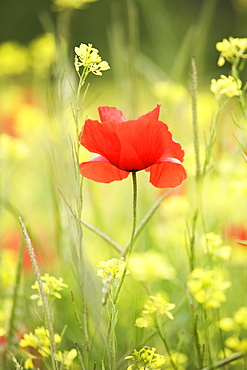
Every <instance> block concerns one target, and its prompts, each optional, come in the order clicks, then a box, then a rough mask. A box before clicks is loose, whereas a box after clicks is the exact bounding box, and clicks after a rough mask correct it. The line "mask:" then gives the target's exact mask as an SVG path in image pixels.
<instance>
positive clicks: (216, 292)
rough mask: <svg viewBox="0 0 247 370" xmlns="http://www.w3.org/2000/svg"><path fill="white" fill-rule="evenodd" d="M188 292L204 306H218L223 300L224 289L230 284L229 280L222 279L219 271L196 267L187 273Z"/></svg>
mask: <svg viewBox="0 0 247 370" xmlns="http://www.w3.org/2000/svg"><path fill="white" fill-rule="evenodd" d="M187 286H188V288H189V291H190V293H191V294H192V295H193V297H194V298H195V300H196V301H197V302H199V303H200V304H202V305H203V307H204V308H206V309H207V308H218V307H220V305H221V303H222V302H225V300H226V296H225V293H224V291H225V290H226V289H228V288H229V287H230V286H231V283H230V281H224V280H223V279H222V276H221V274H220V272H218V271H215V270H208V271H206V270H203V269H200V268H197V269H195V270H193V271H192V273H191V274H190V275H189V279H188V282H187Z"/></svg>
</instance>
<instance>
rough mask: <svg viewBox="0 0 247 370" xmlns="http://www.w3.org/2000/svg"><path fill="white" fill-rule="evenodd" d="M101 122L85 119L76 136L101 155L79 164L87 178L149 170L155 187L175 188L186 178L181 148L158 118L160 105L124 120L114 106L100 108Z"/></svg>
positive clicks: (115, 178) (118, 177) (102, 178)
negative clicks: (132, 118)
mask: <svg viewBox="0 0 247 370" xmlns="http://www.w3.org/2000/svg"><path fill="white" fill-rule="evenodd" d="M98 111H99V116H100V120H101V122H99V121H97V120H91V119H87V120H86V122H85V126H84V128H83V130H82V132H81V133H80V135H79V140H80V143H81V145H83V146H84V147H85V148H86V149H88V150H89V151H90V152H92V153H97V154H99V155H100V156H99V157H96V158H94V159H92V160H90V161H87V162H82V163H81V164H80V172H81V174H83V176H85V177H86V178H88V179H91V180H94V181H97V182H103V183H109V182H112V181H119V180H123V179H125V178H126V177H128V176H129V174H130V172H134V171H141V170H145V171H148V172H150V182H151V183H152V184H153V185H154V186H155V187H157V188H174V187H176V186H178V185H180V184H181V182H182V181H183V180H185V179H186V177H187V174H186V171H185V169H184V167H183V166H182V163H181V162H183V158H184V151H183V150H182V148H181V145H180V144H179V143H176V142H175V141H173V139H172V135H171V133H170V132H169V130H168V127H167V125H166V124H165V123H163V122H161V121H159V112H160V106H159V105H157V107H156V108H155V109H154V110H152V111H151V112H149V113H147V114H145V115H143V116H140V117H139V118H138V119H136V120H129V121H127V120H125V118H124V116H123V114H122V112H121V111H120V110H118V109H117V108H113V107H99V108H98Z"/></svg>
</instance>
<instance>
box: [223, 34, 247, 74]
mask: <svg viewBox="0 0 247 370" xmlns="http://www.w3.org/2000/svg"><path fill="white" fill-rule="evenodd" d="M216 49H217V50H218V51H219V52H220V57H219V59H218V66H220V67H221V66H223V65H224V64H225V61H226V60H227V61H228V62H230V63H234V61H235V60H236V59H237V58H243V59H246V58H247V38H234V37H229V39H228V40H227V39H223V40H222V41H221V42H217V44H216Z"/></svg>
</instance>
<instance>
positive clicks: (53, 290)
mask: <svg viewBox="0 0 247 370" xmlns="http://www.w3.org/2000/svg"><path fill="white" fill-rule="evenodd" d="M41 280H42V283H43V288H44V291H45V293H46V294H47V295H48V296H52V297H55V298H58V299H61V298H62V296H61V294H60V293H58V292H59V291H61V290H63V288H67V287H68V285H67V284H64V282H63V279H62V278H59V279H56V278H55V277H54V276H49V274H45V275H44V276H41ZM31 288H32V289H36V290H37V291H38V293H37V294H32V295H31V297H30V298H31V299H33V300H35V299H37V300H38V306H43V301H42V297H41V295H40V290H39V284H38V282H37V281H35V283H34V285H32V287H31Z"/></svg>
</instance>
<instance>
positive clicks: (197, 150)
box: [191, 56, 201, 180]
mask: <svg viewBox="0 0 247 370" xmlns="http://www.w3.org/2000/svg"><path fill="white" fill-rule="evenodd" d="M197 94H198V82H197V69H196V62H195V57H194V56H192V58H191V99H192V121H193V134H194V148H195V157H196V179H197V180H199V179H200V176H201V169H200V167H201V165H200V148H199V129H198V118H197Z"/></svg>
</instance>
